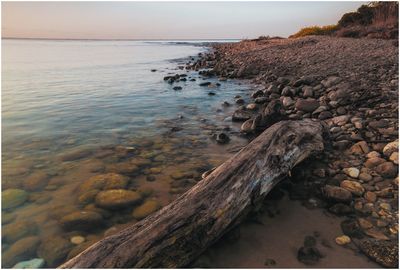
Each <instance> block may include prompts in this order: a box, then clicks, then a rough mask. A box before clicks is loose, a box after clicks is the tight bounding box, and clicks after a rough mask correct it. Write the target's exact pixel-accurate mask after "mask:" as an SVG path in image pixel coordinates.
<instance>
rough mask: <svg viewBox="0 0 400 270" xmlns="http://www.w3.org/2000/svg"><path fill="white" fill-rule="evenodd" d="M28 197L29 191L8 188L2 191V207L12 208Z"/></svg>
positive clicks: (22, 202)
mask: <svg viewBox="0 0 400 270" xmlns="http://www.w3.org/2000/svg"><path fill="white" fill-rule="evenodd" d="M27 199H28V193H26V192H25V191H24V190H22V189H11V188H10V189H6V190H4V191H3V192H1V209H11V208H15V207H17V206H20V205H22V204H24V203H25V202H26V200H27Z"/></svg>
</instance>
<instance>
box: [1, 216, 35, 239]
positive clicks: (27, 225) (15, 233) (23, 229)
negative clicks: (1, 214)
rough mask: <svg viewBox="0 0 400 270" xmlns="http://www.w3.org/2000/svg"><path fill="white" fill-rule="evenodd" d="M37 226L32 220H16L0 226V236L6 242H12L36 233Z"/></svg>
mask: <svg viewBox="0 0 400 270" xmlns="http://www.w3.org/2000/svg"><path fill="white" fill-rule="evenodd" d="M36 231H37V226H36V224H35V223H34V222H32V221H25V220H24V221H17V222H13V223H10V224H8V225H6V226H4V227H3V228H2V232H1V234H2V235H1V238H2V239H3V241H5V242H7V243H14V242H15V241H17V240H18V239H21V238H23V237H27V236H30V235H34V234H36Z"/></svg>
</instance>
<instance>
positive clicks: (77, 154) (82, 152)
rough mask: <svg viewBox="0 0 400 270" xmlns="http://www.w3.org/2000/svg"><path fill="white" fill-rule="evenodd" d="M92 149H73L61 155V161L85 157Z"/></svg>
mask: <svg viewBox="0 0 400 270" xmlns="http://www.w3.org/2000/svg"><path fill="white" fill-rule="evenodd" d="M92 153H93V151H92V150H91V149H74V150H71V151H69V152H67V153H65V154H63V155H62V156H61V160H62V161H73V160H77V159H82V158H85V157H87V156H89V155H91V154H92Z"/></svg>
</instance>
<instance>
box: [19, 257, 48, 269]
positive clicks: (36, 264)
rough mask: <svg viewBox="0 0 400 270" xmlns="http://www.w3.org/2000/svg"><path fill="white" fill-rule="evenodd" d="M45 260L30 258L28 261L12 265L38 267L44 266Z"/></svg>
mask: <svg viewBox="0 0 400 270" xmlns="http://www.w3.org/2000/svg"><path fill="white" fill-rule="evenodd" d="M44 263H45V261H44V260H43V259H41V258H35V259H31V260H29V261H22V262H19V263H17V264H16V265H14V266H13V268H16V269H38V268H42V267H43V266H44Z"/></svg>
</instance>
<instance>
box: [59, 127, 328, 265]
mask: <svg viewBox="0 0 400 270" xmlns="http://www.w3.org/2000/svg"><path fill="white" fill-rule="evenodd" d="M323 129H324V128H323V126H322V125H321V123H319V122H315V121H312V120H302V121H282V122H279V123H277V124H275V125H273V126H271V127H270V128H269V129H267V130H265V131H264V132H263V133H262V134H261V135H259V136H258V137H257V138H256V139H255V140H253V141H252V142H251V143H250V144H249V145H247V146H246V147H245V148H243V149H242V150H241V151H240V152H238V153H237V154H235V155H234V156H233V157H232V158H230V159H229V160H228V161H226V162H225V163H223V164H222V165H220V166H219V167H218V168H216V169H215V170H214V171H213V172H212V173H211V174H209V175H208V176H207V177H206V178H204V179H203V180H201V181H200V182H199V183H197V184H196V185H195V186H194V187H192V188H191V189H190V190H188V191H187V192H186V193H184V194H183V195H181V196H180V197H179V198H177V199H176V200H175V201H174V202H172V203H171V204H169V205H167V206H165V207H164V208H162V209H160V210H159V211H158V212H156V213H154V214H152V215H151V216H148V217H147V218H146V219H144V220H142V221H140V222H138V223H136V224H134V225H132V226H131V227H128V228H126V229H124V230H122V231H120V232H118V233H116V234H114V235H111V236H109V237H106V238H104V239H103V240H101V241H99V242H97V243H95V244H94V245H92V246H91V247H89V248H88V249H87V250H85V251H83V252H82V253H80V254H79V255H78V256H76V257H74V258H72V259H71V260H69V261H68V262H66V263H64V264H63V265H61V266H60V267H61V268H96V267H97V268H128V267H130V268H150V267H151V268H177V267H184V266H187V265H188V264H189V263H190V262H191V261H193V260H194V259H195V258H196V257H197V256H199V255H200V254H201V253H202V252H203V251H204V250H205V249H206V248H207V247H209V246H210V245H211V244H213V243H214V242H215V241H216V240H218V239H219V238H220V237H221V236H222V235H223V234H224V233H226V232H227V231H229V230H230V229H231V228H232V227H233V226H235V225H237V224H238V223H239V222H240V221H241V220H242V219H243V217H245V216H246V214H247V213H248V211H249V210H250V209H252V208H253V207H254V206H255V205H257V204H258V202H260V201H261V200H262V199H263V198H264V197H265V195H266V194H267V193H268V192H269V191H270V190H271V189H272V188H273V187H274V185H275V184H276V183H278V182H279V181H280V180H281V179H283V178H284V177H286V176H287V175H288V174H289V173H290V170H291V169H292V168H293V167H294V166H295V165H296V164H298V163H299V162H301V161H303V160H304V159H305V158H307V157H309V156H310V155H313V154H315V153H318V152H321V151H322V150H323V149H324V143H323Z"/></svg>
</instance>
